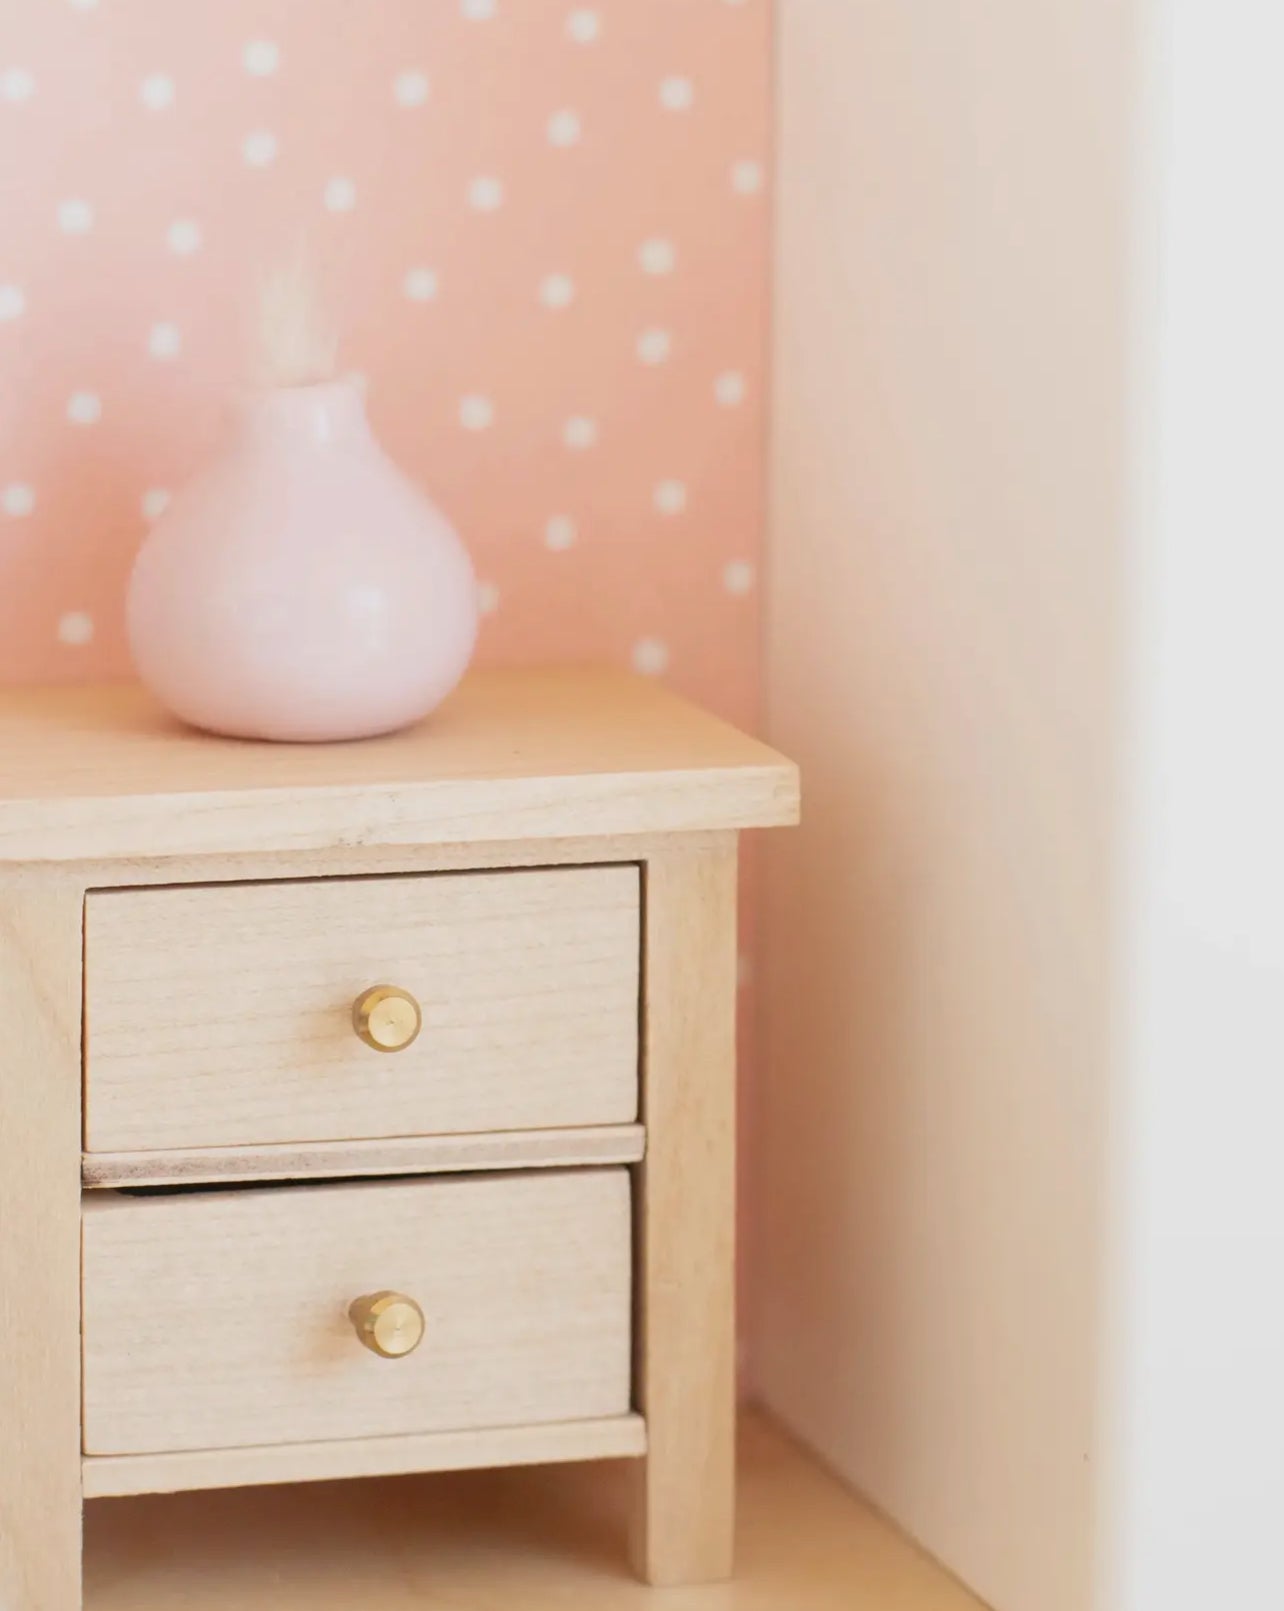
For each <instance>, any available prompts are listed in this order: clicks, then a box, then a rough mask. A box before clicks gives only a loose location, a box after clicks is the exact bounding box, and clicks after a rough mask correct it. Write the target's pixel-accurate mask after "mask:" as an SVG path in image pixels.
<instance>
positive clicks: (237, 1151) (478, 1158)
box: [81, 1124, 646, 1190]
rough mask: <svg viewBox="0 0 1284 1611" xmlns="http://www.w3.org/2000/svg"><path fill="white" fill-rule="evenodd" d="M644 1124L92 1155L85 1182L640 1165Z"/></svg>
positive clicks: (93, 1185) (94, 1185)
mask: <svg viewBox="0 0 1284 1611" xmlns="http://www.w3.org/2000/svg"><path fill="white" fill-rule="evenodd" d="M645 1151H646V1131H645V1130H644V1129H643V1127H642V1126H641V1125H640V1124H617V1125H602V1126H597V1127H593V1126H586V1127H585V1128H584V1129H582V1130H515V1131H509V1132H502V1131H501V1132H495V1133H490V1134H486V1135H464V1136H411V1137H406V1138H403V1139H397V1140H392V1141H318V1142H314V1143H313V1144H312V1145H311V1146H308V1147H283V1146H275V1147H200V1148H196V1149H194V1150H191V1151H187V1152H95V1153H87V1154H86V1155H85V1158H84V1160H83V1162H82V1166H81V1180H82V1182H83V1184H84V1185H85V1186H86V1187H88V1188H90V1189H91V1190H94V1189H100V1188H103V1187H112V1186H190V1185H195V1184H199V1183H208V1182H217V1181H245V1180H308V1179H313V1180H337V1179H340V1178H342V1177H344V1176H347V1175H366V1176H373V1175H427V1174H447V1173H451V1172H456V1173H458V1172H464V1171H469V1170H479V1169H547V1168H554V1167H562V1166H567V1165H571V1164H629V1163H636V1162H637V1161H638V1160H639V1159H640V1158H641V1157H642V1156H643V1154H644V1153H645Z"/></svg>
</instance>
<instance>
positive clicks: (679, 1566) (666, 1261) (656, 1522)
mask: <svg viewBox="0 0 1284 1611" xmlns="http://www.w3.org/2000/svg"><path fill="white" fill-rule="evenodd" d="M735 992H736V842H735V838H734V836H733V835H728V836H726V838H725V839H724V840H723V841H722V842H721V843H719V844H717V845H715V846H710V847H693V846H688V845H683V844H681V843H677V844H675V845H674V846H673V847H672V848H671V849H670V850H667V851H664V852H662V853H660V854H659V855H656V856H654V857H652V858H650V859H649V860H648V862H647V864H646V953H645V1002H646V1005H645V1019H644V1024H645V1031H644V1035H645V1057H646V1076H645V1087H644V1090H645V1097H644V1112H643V1117H644V1119H645V1122H646V1127H647V1156H646V1162H645V1163H644V1164H643V1166H642V1169H641V1172H640V1174H641V1181H640V1192H641V1196H640V1204H641V1211H640V1215H639V1236H638V1251H637V1287H638V1305H639V1329H638V1341H637V1361H636V1370H637V1396H638V1405H639V1408H640V1409H641V1410H642V1411H643V1413H644V1414H645V1415H646V1418H647V1429H648V1449H649V1452H648V1455H647V1458H646V1462H645V1465H644V1466H643V1468H642V1471H641V1474H640V1478H639V1482H638V1493H637V1496H636V1500H635V1518H634V1539H633V1549H634V1558H635V1561H636V1564H637V1567H638V1570H639V1571H640V1572H641V1573H642V1574H643V1575H644V1576H645V1577H646V1579H647V1580H648V1581H649V1582H651V1583H654V1584H680V1583H698V1582H704V1581H710V1580H716V1579H719V1578H724V1577H726V1576H728V1574H729V1573H730V1571H731V1567H732V1536H733V1525H734V1508H735V1492H734V1489H735V1474H734V1462H735V1449H734V1443H735V1426H734V1407H735V1290H734V1289H735V1246H734V1243H735V1065H736V1058H735Z"/></svg>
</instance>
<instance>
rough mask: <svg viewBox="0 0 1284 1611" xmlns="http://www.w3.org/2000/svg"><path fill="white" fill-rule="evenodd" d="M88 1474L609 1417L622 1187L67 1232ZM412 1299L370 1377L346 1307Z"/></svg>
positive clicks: (624, 1379) (381, 1201) (511, 1188)
mask: <svg viewBox="0 0 1284 1611" xmlns="http://www.w3.org/2000/svg"><path fill="white" fill-rule="evenodd" d="M84 1237H85V1244H84V1440H85V1450H86V1452H87V1453H89V1454H139V1453H161V1452H165V1451H170V1450H180V1449H215V1448H237V1447H246V1446H249V1445H262V1444H280V1443H298V1442H306V1441H311V1440H317V1439H331V1438H362V1437H374V1436H380V1435H389V1434H397V1433H417V1432H435V1431H444V1430H450V1429H467V1428H479V1427H495V1426H513V1427H516V1426H524V1425H532V1424H539V1423H546V1422H552V1421H574V1420H582V1419H589V1418H593V1417H597V1416H610V1415H619V1414H624V1413H626V1412H627V1410H628V1408H629V1395H630V1354H631V1348H630V1283H631V1276H630V1267H631V1258H630V1207H629V1178H628V1172H627V1171H626V1170H624V1169H603V1170H581V1171H568V1172H546V1173H545V1172H535V1173H530V1174H522V1175H493V1176H485V1177H480V1176H452V1177H449V1178H446V1179H442V1180H433V1181H417V1182H414V1183H398V1184H396V1185H373V1184H365V1185H349V1186H320V1187H283V1188H277V1189H275V1190H255V1191H243V1192H242V1191H235V1192H207V1193H196V1194H178V1195H174V1196H159V1197H133V1198H131V1197H122V1196H117V1195H115V1194H104V1195H103V1196H101V1197H93V1198H90V1199H89V1200H87V1202H86V1205H85V1221H84ZM389 1290H391V1291H395V1292H397V1293H400V1294H404V1295H405V1296H407V1297H409V1298H412V1299H413V1300H414V1301H415V1302H416V1303H417V1304H418V1305H419V1307H420V1309H421V1310H422V1312H423V1316H424V1333H423V1340H422V1342H421V1343H420V1344H419V1346H418V1347H417V1348H416V1349H415V1350H414V1352H412V1353H409V1354H407V1355H406V1356H405V1357H402V1358H385V1357H381V1356H380V1355H379V1354H377V1353H375V1352H373V1351H372V1350H370V1349H369V1348H367V1347H366V1346H365V1345H363V1344H362V1342H361V1341H360V1340H359V1339H358V1335H357V1331H356V1329H355V1326H354V1323H353V1320H352V1318H351V1316H350V1313H349V1311H350V1307H351V1305H352V1304H353V1302H354V1301H356V1300H359V1299H361V1298H364V1297H368V1296H370V1295H372V1294H376V1293H379V1292H383V1291H389Z"/></svg>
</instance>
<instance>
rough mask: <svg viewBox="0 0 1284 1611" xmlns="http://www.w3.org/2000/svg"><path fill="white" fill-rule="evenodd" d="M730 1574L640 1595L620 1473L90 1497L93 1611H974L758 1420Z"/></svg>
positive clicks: (600, 1470) (748, 1435) (579, 1469)
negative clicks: (629, 1560)
mask: <svg viewBox="0 0 1284 1611" xmlns="http://www.w3.org/2000/svg"><path fill="white" fill-rule="evenodd" d="M741 1455H742V1460H741V1463H742V1468H743V1473H742V1479H741V1510H740V1522H741V1525H740V1545H739V1551H740V1567H739V1573H738V1577H737V1581H736V1582H735V1583H734V1584H730V1585H719V1586H717V1587H713V1588H704V1589H671V1590H668V1591H666V1592H664V1593H656V1592H654V1591H648V1590H646V1589H643V1588H642V1587H640V1586H639V1585H638V1584H636V1583H634V1582H633V1581H632V1580H631V1579H630V1578H629V1576H628V1575H627V1572H626V1569H625V1567H624V1564H623V1559H624V1557H623V1551H624V1542H623V1523H622V1497H623V1488H624V1477H625V1473H624V1471H623V1469H622V1468H621V1467H620V1466H618V1465H609V1466H608V1465H595V1466H566V1467H559V1468H545V1469H543V1470H539V1469H534V1470H525V1471H499V1472H468V1473H459V1474H455V1475H448V1476H433V1477H401V1478H396V1479H392V1480H379V1481H374V1482H366V1483H315V1484H311V1485H307V1486H301V1487H295V1488H257V1489H242V1490H240V1491H236V1492H221V1493H207V1494H179V1495H174V1496H169V1497H164V1498H149V1499H99V1500H95V1501H93V1502H92V1503H91V1504H90V1506H89V1515H88V1524H87V1525H88V1539H87V1544H86V1574H87V1579H88V1586H87V1589H86V1604H87V1607H88V1611H215V1608H217V1611H233V1608H234V1611H259V1608H263V1611H269V1608H270V1611H303V1608H304V1607H306V1608H307V1611H411V1608H413V1611H626V1608H627V1611H645V1608H646V1607H648V1606H652V1607H661V1608H663V1611H977V1607H978V1602H977V1601H976V1600H974V1599H973V1598H972V1597H971V1596H970V1595H968V1594H965V1593H964V1592H963V1590H962V1589H960V1588H959V1587H958V1586H957V1585H956V1584H954V1583H953V1582H952V1581H951V1580H950V1579H949V1578H948V1577H946V1576H945V1575H944V1574H943V1573H942V1572H941V1571H940V1570H939V1569H938V1568H936V1567H935V1566H933V1565H932V1564H931V1563H930V1562H929V1561H927V1560H925V1559H924V1558H923V1557H922V1556H920V1555H919V1554H917V1553H916V1552H915V1551H914V1550H913V1549H912V1548H911V1547H910V1546H909V1545H908V1544H907V1543H906V1542H905V1541H904V1540H903V1539H901V1538H900V1537H899V1536H898V1535H897V1534H896V1533H895V1532H894V1531H892V1530H891V1529H890V1528H889V1527H888V1526H887V1525H886V1523H884V1522H882V1521H880V1520H879V1519H878V1518H877V1517H876V1516H874V1515H873V1514H871V1512H870V1511H869V1510H867V1509H866V1508H865V1507H864V1506H862V1505H861V1504H859V1503H858V1502H857V1501H856V1500H854V1499H853V1498H851V1496H850V1495H849V1494H847V1493H846V1492H845V1491H844V1490H843V1489H842V1488H841V1487H840V1486H839V1485H838V1484H837V1483H836V1482H834V1481H833V1479H832V1478H830V1477H829V1476H827V1475H825V1474H824V1473H823V1472H822V1471H820V1470H819V1469H818V1468H817V1467H816V1466H815V1465H813V1464H812V1463H811V1462H810V1461H808V1460H807V1459H805V1458H804V1457H803V1456H802V1455H801V1454H800V1453H799V1451H798V1450H797V1449H795V1448H794V1447H793V1445H791V1444H790V1443H788V1442H787V1441H786V1440H785V1439H784V1438H783V1437H781V1436H780V1434H779V1433H778V1432H776V1431H775V1430H773V1429H772V1428H770V1427H768V1426H766V1425H765V1424H763V1423H762V1422H760V1421H757V1420H750V1421H748V1422H747V1423H746V1425H745V1427H744V1429H743V1432H742V1437H741Z"/></svg>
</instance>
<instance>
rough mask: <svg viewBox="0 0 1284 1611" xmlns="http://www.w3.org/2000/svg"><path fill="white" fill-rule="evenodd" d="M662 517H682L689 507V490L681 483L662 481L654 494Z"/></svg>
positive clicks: (656, 505)
mask: <svg viewBox="0 0 1284 1611" xmlns="http://www.w3.org/2000/svg"><path fill="white" fill-rule="evenodd" d="M652 496H653V498H654V501H655V507H656V508H657V509H658V510H659V512H660V513H661V514H662V515H680V514H681V513H682V511H683V510H684V509H685V508H686V506H687V489H686V486H685V485H684V484H683V483H682V482H681V481H661V482H659V483H657V485H656V489H655V492H654V493H653V494H652Z"/></svg>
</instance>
